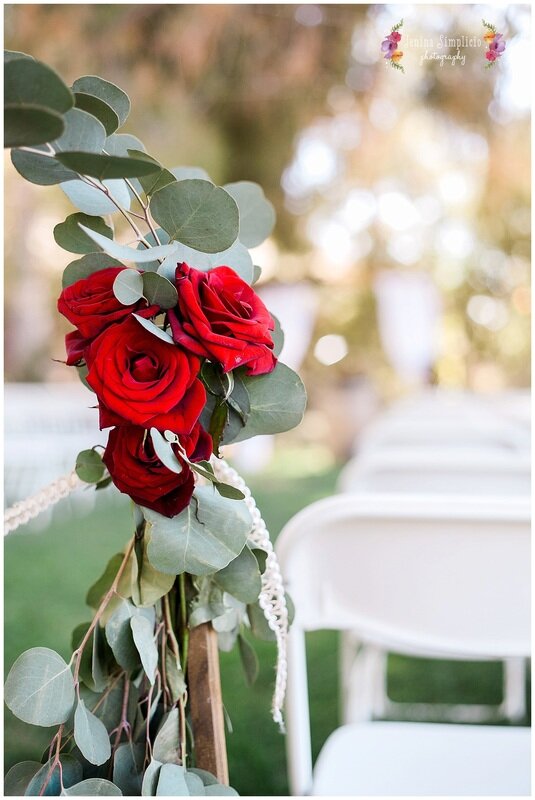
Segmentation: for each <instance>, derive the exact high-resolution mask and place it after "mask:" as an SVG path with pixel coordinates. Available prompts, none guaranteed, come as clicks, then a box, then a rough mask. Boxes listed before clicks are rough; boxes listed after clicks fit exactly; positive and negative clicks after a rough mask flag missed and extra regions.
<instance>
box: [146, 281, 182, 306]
mask: <svg viewBox="0 0 535 800" xmlns="http://www.w3.org/2000/svg"><path fill="white" fill-rule="evenodd" d="M143 294H144V295H145V297H146V298H147V300H148V301H149V303H150V304H151V305H156V306H159V307H160V308H165V309H167V308H174V307H175V306H176V304H177V303H178V293H177V290H176V288H175V286H174V285H173V284H172V283H171V281H169V280H167V278H164V277H162V276H161V275H158V274H157V273H156V272H145V273H144V274H143Z"/></svg>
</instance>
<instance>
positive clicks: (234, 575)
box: [214, 547, 262, 603]
mask: <svg viewBox="0 0 535 800" xmlns="http://www.w3.org/2000/svg"><path fill="white" fill-rule="evenodd" d="M214 581H215V583H216V584H217V585H218V586H219V587H220V588H221V589H223V591H225V592H228V593H229V594H231V595H232V596H233V597H235V598H236V599H237V600H241V602H242V603H254V602H256V600H258V595H259V594H260V590H261V589H262V579H261V577H260V569H259V568H258V562H257V560H256V558H255V557H254V555H253V554H252V553H251V551H250V550H249V548H248V547H244V548H243V550H242V551H241V553H240V555H239V556H238V557H237V558H235V559H234V560H233V561H231V562H230V564H229V565H228V566H226V567H225V568H224V569H222V570H220V571H219V572H216V574H215V575H214Z"/></svg>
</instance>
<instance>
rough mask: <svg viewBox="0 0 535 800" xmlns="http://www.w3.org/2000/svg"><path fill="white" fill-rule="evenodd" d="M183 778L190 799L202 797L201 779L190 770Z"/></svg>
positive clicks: (202, 786)
mask: <svg viewBox="0 0 535 800" xmlns="http://www.w3.org/2000/svg"><path fill="white" fill-rule="evenodd" d="M184 777H185V779H186V786H187V787H188V792H189V795H190V797H202V796H203V795H204V784H203V782H202V780H201V778H200V777H199V776H198V775H195V773H194V772H191V770H187V771H186V773H185V775H184Z"/></svg>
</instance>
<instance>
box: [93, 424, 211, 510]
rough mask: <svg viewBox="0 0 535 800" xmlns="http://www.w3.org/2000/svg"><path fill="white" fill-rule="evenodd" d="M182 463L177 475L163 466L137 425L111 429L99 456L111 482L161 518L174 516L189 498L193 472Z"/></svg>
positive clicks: (148, 439)
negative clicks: (160, 515) (101, 454)
mask: <svg viewBox="0 0 535 800" xmlns="http://www.w3.org/2000/svg"><path fill="white" fill-rule="evenodd" d="M175 454H176V455H177V456H178V458H179V461H180V463H181V464H182V472H181V473H180V474H177V473H176V472H172V471H171V470H170V469H168V468H167V467H165V466H164V465H163V464H162V462H161V461H160V460H159V458H158V456H157V455H156V454H155V452H154V447H153V444H152V438H151V436H150V433H149V432H148V431H146V430H145V429H144V428H140V427H138V426H137V425H123V426H121V427H119V428H114V429H113V430H112V431H111V432H110V435H109V438H108V445H107V447H106V450H105V452H104V455H103V456H102V460H103V461H104V463H105V464H106V467H107V468H108V471H109V473H110V475H111V477H112V480H113V482H114V484H115V485H116V486H117V488H118V489H119V491H120V492H123V493H124V494H128V495H130V497H131V498H132V500H133V501H134V502H135V503H138V505H140V506H146V507H147V508H152V509H153V510H154V511H157V512H158V513H159V514H163V515H164V516H165V517H175V516H176V515H177V514H179V513H180V512H181V511H182V510H183V509H184V508H186V506H187V505H188V503H189V501H190V500H191V495H192V494H193V489H194V487H195V481H194V477H193V472H192V471H191V469H190V468H189V466H188V465H187V463H186V462H185V461H184V460H183V459H182V458H180V456H179V453H178V449H177V448H175Z"/></svg>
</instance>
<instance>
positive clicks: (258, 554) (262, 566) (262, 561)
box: [251, 547, 268, 575]
mask: <svg viewBox="0 0 535 800" xmlns="http://www.w3.org/2000/svg"><path fill="white" fill-rule="evenodd" d="M251 553H252V554H253V555H254V557H255V558H256V563H257V564H258V569H259V570H260V574H261V575H263V574H264V572H265V571H266V562H267V556H268V554H267V553H266V551H265V550H261V549H260V548H259V547H253V548H252V550H251Z"/></svg>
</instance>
